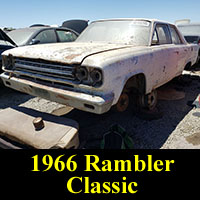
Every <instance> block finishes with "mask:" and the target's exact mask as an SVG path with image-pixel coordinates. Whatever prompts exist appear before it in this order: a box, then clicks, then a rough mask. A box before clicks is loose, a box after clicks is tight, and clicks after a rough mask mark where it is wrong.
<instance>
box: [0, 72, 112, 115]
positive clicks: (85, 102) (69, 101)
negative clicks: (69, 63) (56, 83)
mask: <svg viewBox="0 0 200 200" xmlns="http://www.w3.org/2000/svg"><path fill="white" fill-rule="evenodd" d="M0 77H1V79H2V80H3V83H4V85H5V86H7V87H10V88H13V89H15V90H18V91H21V92H25V93H28V94H30V95H33V96H39V97H42V98H44V99H47V100H50V101H54V102H57V103H60V104H64V105H67V106H71V107H74V108H77V109H79V110H83V111H88V112H92V113H97V114H102V113H105V112H107V111H108V110H109V109H110V108H111V106H112V102H113V99H114V94H113V93H110V94H106V95H104V96H95V95H90V94H85V93H82V92H75V91H69V90H65V89H60V88H54V87H51V86H46V85H42V84H39V83H35V82H33V81H29V80H25V79H21V78H16V77H9V75H8V74H7V73H3V74H1V75H0Z"/></svg>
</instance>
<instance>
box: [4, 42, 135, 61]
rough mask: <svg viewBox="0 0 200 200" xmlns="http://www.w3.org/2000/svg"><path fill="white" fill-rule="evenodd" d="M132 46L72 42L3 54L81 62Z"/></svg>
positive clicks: (34, 46)
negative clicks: (97, 55) (99, 54)
mask: <svg viewBox="0 0 200 200" xmlns="http://www.w3.org/2000/svg"><path fill="white" fill-rule="evenodd" d="M130 47H132V45H124V44H102V43H78V42H72V43H59V44H58V43H57V44H45V45H44V44H43V45H33V46H25V47H19V48H14V49H12V50H9V51H6V52H4V53H3V54H4V55H8V54H12V55H13V56H14V57H22V58H32V59H42V60H48V61H56V62H61V63H68V64H80V63H81V62H82V61H83V60H84V59H85V58H86V57H88V56H91V55H95V54H98V53H102V52H106V51H113V50H118V49H122V48H130Z"/></svg>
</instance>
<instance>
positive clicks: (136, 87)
mask: <svg viewBox="0 0 200 200" xmlns="http://www.w3.org/2000/svg"><path fill="white" fill-rule="evenodd" d="M124 89H125V91H126V92H132V91H134V92H137V93H140V94H145V91H146V79H145V76H144V74H142V73H141V74H136V75H134V76H132V77H130V78H129V79H128V80H127V82H126V85H125V87H124Z"/></svg>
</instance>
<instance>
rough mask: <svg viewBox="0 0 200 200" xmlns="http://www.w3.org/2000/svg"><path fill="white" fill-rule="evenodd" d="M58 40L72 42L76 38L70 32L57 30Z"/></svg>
mask: <svg viewBox="0 0 200 200" xmlns="http://www.w3.org/2000/svg"><path fill="white" fill-rule="evenodd" d="M56 33H57V34H58V38H59V41H60V42H73V41H74V40H76V38H77V36H76V35H75V34H74V33H73V32H71V31H63V30H57V31H56Z"/></svg>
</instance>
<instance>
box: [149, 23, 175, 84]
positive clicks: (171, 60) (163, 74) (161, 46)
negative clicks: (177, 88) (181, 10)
mask: <svg viewBox="0 0 200 200" xmlns="http://www.w3.org/2000/svg"><path fill="white" fill-rule="evenodd" d="M151 48H152V51H153V62H152V65H153V66H152V70H153V72H154V76H153V77H154V78H153V80H152V83H153V85H154V86H153V87H154V88H156V87H159V86H160V85H162V84H164V83H166V82H168V81H169V80H171V79H172V78H173V77H174V75H175V73H176V70H175V68H176V66H177V48H176V47H175V46H174V45H173V44H172V40H171V35H170V30H169V27H168V25H167V24H162V23H156V25H155V27H154V32H153V37H152V42H151Z"/></svg>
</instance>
